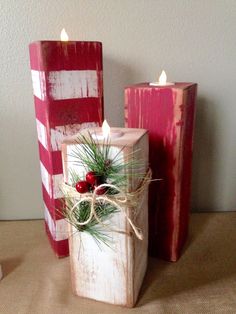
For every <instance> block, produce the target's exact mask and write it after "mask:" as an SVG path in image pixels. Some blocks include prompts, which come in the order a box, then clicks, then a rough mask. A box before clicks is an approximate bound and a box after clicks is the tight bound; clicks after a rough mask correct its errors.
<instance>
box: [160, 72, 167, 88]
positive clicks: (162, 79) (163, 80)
mask: <svg viewBox="0 0 236 314" xmlns="http://www.w3.org/2000/svg"><path fill="white" fill-rule="evenodd" d="M166 82H167V76H166V72H165V71H164V70H163V71H162V72H161V75H160V76H159V81H158V83H159V84H160V85H166Z"/></svg>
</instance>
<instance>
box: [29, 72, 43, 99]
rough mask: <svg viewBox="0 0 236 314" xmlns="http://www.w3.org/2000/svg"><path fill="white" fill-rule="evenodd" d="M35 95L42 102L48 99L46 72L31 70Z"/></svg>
mask: <svg viewBox="0 0 236 314" xmlns="http://www.w3.org/2000/svg"><path fill="white" fill-rule="evenodd" d="M31 77H32V84H33V91H34V95H35V96H36V97H38V98H39V99H41V100H45V99H46V77H45V72H43V71H36V70H31Z"/></svg>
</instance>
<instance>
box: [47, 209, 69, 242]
mask: <svg viewBox="0 0 236 314" xmlns="http://www.w3.org/2000/svg"><path fill="white" fill-rule="evenodd" d="M44 208H45V210H44V217H45V220H46V223H47V225H48V229H49V230H50V233H51V235H52V238H53V239H54V240H55V241H61V240H66V239H68V223H67V221H66V220H65V219H59V220H55V221H53V219H52V217H51V215H50V213H49V210H48V208H47V206H46V205H45V204H44Z"/></svg>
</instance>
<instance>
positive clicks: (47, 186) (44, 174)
mask: <svg viewBox="0 0 236 314" xmlns="http://www.w3.org/2000/svg"><path fill="white" fill-rule="evenodd" d="M40 170H41V178H42V182H43V185H44V187H45V189H46V190H47V192H48V194H49V195H50V197H51V195H52V192H51V183H50V175H49V173H48V171H47V169H46V168H45V167H44V165H43V163H42V162H41V161H40Z"/></svg>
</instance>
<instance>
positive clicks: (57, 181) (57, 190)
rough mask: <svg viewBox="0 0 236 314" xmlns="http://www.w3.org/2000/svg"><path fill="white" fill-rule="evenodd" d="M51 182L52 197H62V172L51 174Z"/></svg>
mask: <svg viewBox="0 0 236 314" xmlns="http://www.w3.org/2000/svg"><path fill="white" fill-rule="evenodd" d="M52 182H53V196H52V197H53V198H54V199H56V198H61V197H63V193H62V191H61V184H62V182H63V174H62V173H61V174H56V175H53V176H52Z"/></svg>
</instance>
